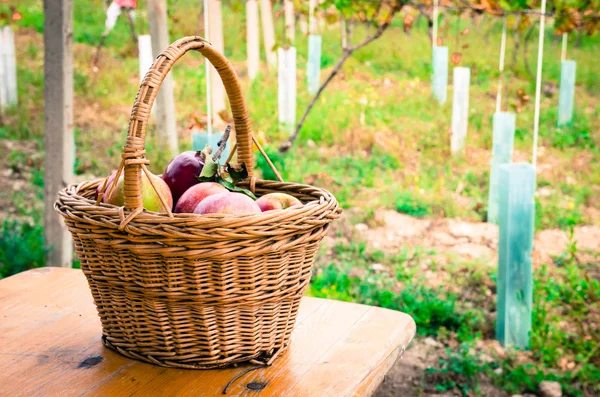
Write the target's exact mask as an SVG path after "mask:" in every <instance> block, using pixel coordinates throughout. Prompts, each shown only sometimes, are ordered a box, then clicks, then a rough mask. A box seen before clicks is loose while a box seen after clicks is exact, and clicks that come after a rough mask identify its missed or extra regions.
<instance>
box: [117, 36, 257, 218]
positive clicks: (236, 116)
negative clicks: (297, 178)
mask: <svg viewBox="0 0 600 397" xmlns="http://www.w3.org/2000/svg"><path fill="white" fill-rule="evenodd" d="M190 50H197V51H200V52H201V53H202V55H204V56H205V57H206V59H208V60H209V61H210V63H212V64H213V66H214V67H215V69H216V70H217V72H218V73H219V76H220V77H221V80H223V85H224V86H225V91H226V92H227V97H228V98H229V103H230V105H231V112H232V114H233V120H234V125H235V134H236V139H237V151H238V161H239V162H240V163H245V165H246V169H247V170H248V177H249V178H250V180H251V181H254V177H253V169H254V158H253V155H252V144H253V141H252V136H251V133H250V119H249V117H248V108H247V107H246V101H245V100H244V96H243V95H242V88H241V86H240V82H239V80H238V78H237V76H236V74H235V71H234V70H233V67H232V66H231V64H230V63H229V61H228V60H227V58H225V56H223V54H221V53H219V52H218V51H217V50H215V48H214V47H213V46H212V45H211V44H210V43H209V42H208V41H206V40H205V39H203V38H202V37H199V36H190V37H184V38H182V39H179V40H177V41H175V42H174V43H173V44H171V45H170V46H168V47H167V48H166V49H165V50H163V51H162V52H161V53H160V55H158V57H157V58H156V60H155V61H154V63H153V64H152V66H151V67H150V69H149V70H148V72H147V73H146V75H145V76H144V80H143V81H142V83H141V85H140V89H139V91H138V93H137V96H136V98H135V102H134V104H133V108H132V109H131V117H130V119H129V131H128V133H127V141H126V143H125V146H124V147H123V154H122V155H121V157H122V159H123V160H122V163H121V167H124V171H125V178H124V179H125V181H124V199H125V200H124V204H125V208H127V209H132V210H138V211H139V210H141V209H142V208H143V202H142V172H147V168H146V165H147V164H149V161H148V160H147V159H146V158H145V153H146V152H145V150H144V141H145V138H146V128H147V126H148V119H149V118H150V110H151V109H152V104H153V103H154V100H155V99H156V95H157V94H158V90H159V88H160V85H161V83H162V81H163V80H164V78H165V77H166V76H167V74H168V73H169V71H170V70H171V68H172V67H173V65H174V64H175V62H177V61H178V60H179V58H181V57H182V56H183V55H184V54H185V53H186V52H188V51H190ZM121 167H120V168H121ZM120 171H121V170H119V172H120ZM159 194H160V193H159ZM161 201H162V200H161ZM169 213H170V211H169ZM171 216H172V215H171Z"/></svg>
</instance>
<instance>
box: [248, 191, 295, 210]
mask: <svg viewBox="0 0 600 397" xmlns="http://www.w3.org/2000/svg"><path fill="white" fill-rule="evenodd" d="M256 204H258V206H259V207H260V209H261V211H262V212H265V211H272V210H284V209H286V208H290V207H293V206H295V205H302V202H301V201H300V200H298V199H297V198H296V197H294V196H290V195H289V194H286V193H269V194H265V195H264V196H262V197H260V198H259V199H258V200H256Z"/></svg>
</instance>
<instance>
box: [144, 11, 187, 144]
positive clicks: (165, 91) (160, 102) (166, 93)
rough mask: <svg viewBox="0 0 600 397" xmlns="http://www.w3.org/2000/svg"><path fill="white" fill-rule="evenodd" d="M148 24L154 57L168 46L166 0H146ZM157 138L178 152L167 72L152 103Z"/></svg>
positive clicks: (171, 80)
mask: <svg viewBox="0 0 600 397" xmlns="http://www.w3.org/2000/svg"><path fill="white" fill-rule="evenodd" d="M147 9H148V24H149V25H150V37H152V54H153V57H154V58H156V57H157V56H158V55H159V54H160V53H161V51H162V50H164V49H165V48H167V47H168V46H169V44H171V43H170V41H169V28H168V25H167V3H166V0H148V1H147ZM154 106H155V107H156V122H157V127H158V128H157V130H158V139H159V141H160V142H161V144H163V145H166V147H167V148H168V150H169V152H170V154H171V155H172V156H175V155H176V154H177V153H178V152H179V147H178V144H177V125H176V121H175V98H174V96H173V79H172V77H171V74H170V73H169V74H168V75H167V76H166V77H165V79H164V80H163V82H162V84H161V86H160V90H159V91H158V94H157V96H156V101H155V103H154Z"/></svg>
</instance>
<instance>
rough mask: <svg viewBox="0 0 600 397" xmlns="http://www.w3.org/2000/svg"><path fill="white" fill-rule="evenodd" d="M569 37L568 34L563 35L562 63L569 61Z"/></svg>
mask: <svg viewBox="0 0 600 397" xmlns="http://www.w3.org/2000/svg"><path fill="white" fill-rule="evenodd" d="M568 37H569V34H568V33H563V35H562V47H561V49H560V61H561V62H564V61H566V60H567V38H568Z"/></svg>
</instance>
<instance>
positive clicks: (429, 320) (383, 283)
mask: <svg viewBox="0 0 600 397" xmlns="http://www.w3.org/2000/svg"><path fill="white" fill-rule="evenodd" d="M335 253H336V259H337V260H336V262H339V263H337V264H333V263H332V264H329V265H328V266H326V267H324V268H321V269H320V270H319V271H317V272H316V274H314V275H313V278H312V280H311V285H310V288H309V294H310V295H312V296H316V297H323V298H330V299H338V300H343V301H353V302H359V303H364V304H368V305H374V306H380V307H384V308H386V309H392V310H400V311H402V312H405V313H408V314H410V315H411V316H412V317H413V319H414V320H415V322H416V323H417V330H418V332H419V334H421V335H437V334H438V332H440V331H441V330H443V331H444V332H457V333H459V334H461V335H466V334H465V331H466V330H467V329H470V328H474V329H480V328H481V327H482V326H483V324H482V319H481V316H479V315H478V313H477V312H476V311H473V310H463V309H460V308H459V307H458V306H459V305H458V296H457V295H456V294H454V293H450V292H448V291H445V290H444V289H441V288H432V287H427V286H425V285H423V283H422V282H420V280H418V279H416V277H415V273H414V271H416V269H410V268H409V267H408V265H410V264H409V263H408V262H409V261H410V260H413V259H414V257H413V258H409V256H408V255H406V253H402V254H400V255H397V256H388V255H385V254H383V253H381V252H378V251H373V252H371V251H368V250H366V246H365V245H364V243H362V244H354V245H349V246H348V245H337V246H335ZM375 261H378V262H379V261H381V262H383V263H386V264H388V265H389V267H390V268H392V269H394V270H395V271H394V274H387V273H383V274H376V273H372V272H371V273H365V274H363V275H362V277H361V275H360V274H353V273H351V272H350V268H355V269H367V268H368V266H369V263H372V262H375Z"/></svg>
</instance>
